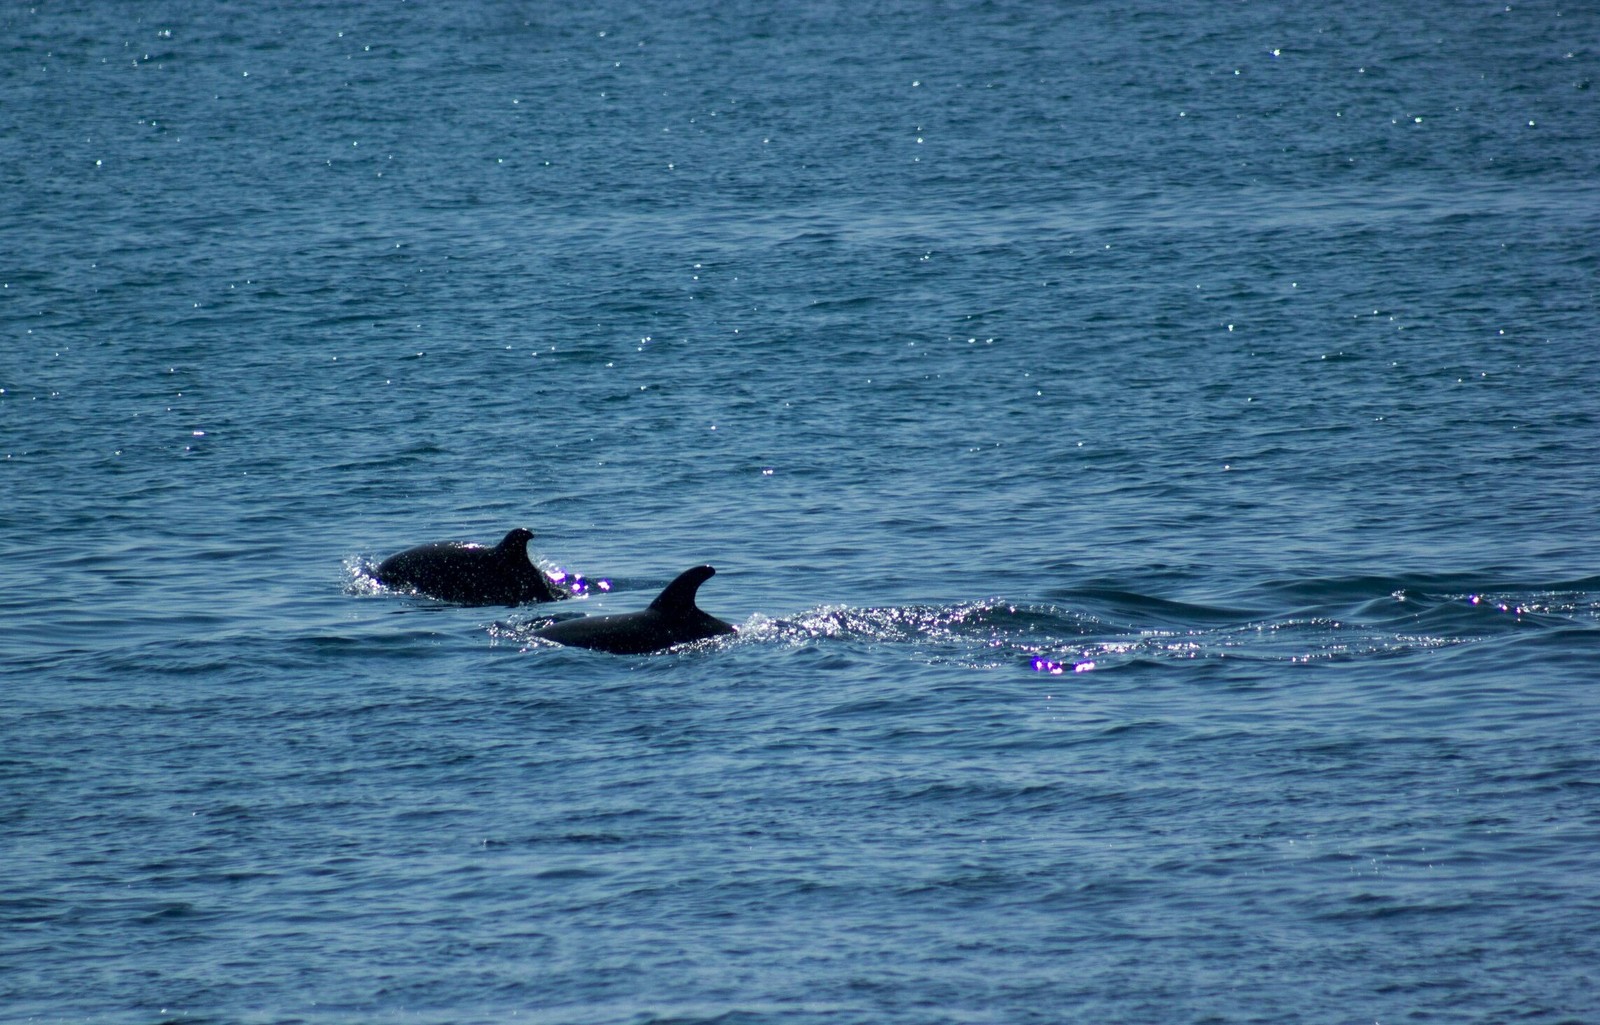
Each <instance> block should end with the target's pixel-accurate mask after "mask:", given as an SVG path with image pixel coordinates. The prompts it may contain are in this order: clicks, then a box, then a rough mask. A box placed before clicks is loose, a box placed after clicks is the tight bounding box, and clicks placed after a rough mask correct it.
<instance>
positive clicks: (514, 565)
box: [373, 527, 567, 605]
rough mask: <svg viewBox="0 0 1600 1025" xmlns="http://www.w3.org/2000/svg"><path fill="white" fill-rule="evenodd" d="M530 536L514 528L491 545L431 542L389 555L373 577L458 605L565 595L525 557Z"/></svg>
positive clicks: (387, 584) (515, 602) (510, 602)
mask: <svg viewBox="0 0 1600 1025" xmlns="http://www.w3.org/2000/svg"><path fill="white" fill-rule="evenodd" d="M531 540H533V531H531V530H529V529H528V528H527V527H518V528H516V529H515V530H513V531H511V532H510V533H509V534H507V535H506V536H505V538H504V539H502V540H501V542H500V543H499V544H497V545H495V546H494V547H493V548H485V547H484V546H483V545H476V544H467V543H464V542H461V541H435V542H434V543H432V544H426V545H418V546H417V547H415V548H407V549H406V550H405V551H403V552H400V553H399V554H397V555H391V556H389V557H388V558H387V559H384V560H383V561H382V562H380V563H378V568H377V570H376V571H374V573H373V576H374V577H376V578H377V580H378V582H379V583H380V584H383V585H384V586H385V587H392V588H396V589H399V590H409V591H416V592H417V593H418V594H425V595H427V596H428V597H430V598H439V599H441V600H443V601H453V602H460V603H461V604H463V605H520V604H521V603H523V602H529V601H556V600H557V599H559V598H565V597H567V594H566V592H564V591H557V590H556V589H554V588H552V587H551V586H550V581H549V580H547V579H546V578H545V575H544V572H543V571H542V570H541V569H539V567H537V566H535V565H534V564H533V563H531V562H529V561H528V542H529V541H531Z"/></svg>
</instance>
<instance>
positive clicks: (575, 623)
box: [533, 566, 738, 655]
mask: <svg viewBox="0 0 1600 1025" xmlns="http://www.w3.org/2000/svg"><path fill="white" fill-rule="evenodd" d="M716 572H717V571H716V570H714V569H712V568H711V567H710V566H696V567H695V568H694V569H689V570H684V571H683V572H682V573H680V574H678V579H676V580H674V581H673V582H672V583H670V584H668V585H667V586H666V588H665V589H663V590H662V592H661V593H660V594H659V595H657V596H656V600H655V601H653V602H651V603H650V607H649V608H647V609H645V610H643V611H642V612H623V613H620V614H618V615H614V616H587V617H585V618H583V619H565V620H562V621H561V622H559V623H552V624H550V625H549V626H546V627H542V628H541V629H538V630H535V631H534V632H533V635H534V636H535V637H542V638H544V639H545V640H547V641H555V642H556V643H558V644H566V645H570V646H572V647H575V648H594V649H595V650H596V651H609V652H611V653H612V654H615V655H643V654H646V653H647V652H652V651H665V650H666V649H667V648H670V647H672V646H673V645H674V644H684V643H687V642H688V641H698V640H702V639H703V638H706V637H716V636H717V635H719V634H731V633H737V632H738V628H737V627H735V626H733V625H732V624H730V623H724V622H723V621H722V620H720V619H718V618H716V617H715V616H710V615H707V614H706V613H704V612H701V611H700V607H699V606H698V605H696V604H695V603H694V596H695V592H696V591H698V590H700V585H701V584H703V583H705V582H706V581H707V580H709V579H711V576H712V575H713V574H714V573H716Z"/></svg>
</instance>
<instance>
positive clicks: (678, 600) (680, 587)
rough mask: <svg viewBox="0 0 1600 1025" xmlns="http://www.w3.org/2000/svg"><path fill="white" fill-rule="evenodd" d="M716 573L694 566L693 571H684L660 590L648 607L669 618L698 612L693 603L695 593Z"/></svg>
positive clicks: (706, 568)
mask: <svg viewBox="0 0 1600 1025" xmlns="http://www.w3.org/2000/svg"><path fill="white" fill-rule="evenodd" d="M716 572H717V571H716V570H714V569H712V568H711V567H710V566H696V567H695V568H694V569H686V570H684V571H683V572H682V573H679V574H678V579H676V580H674V581H673V582H672V583H670V584H668V585H667V586H666V587H664V588H662V589H661V593H660V594H658V595H656V600H655V601H653V602H651V603H650V607H651V608H652V609H654V610H655V611H657V612H664V613H666V614H667V615H671V616H681V615H685V614H687V613H690V612H698V611H700V610H699V608H698V607H697V606H696V605H695V603H694V596H695V592H697V591H699V590H700V585H701V584H703V583H705V582H706V581H707V580H710V579H711V578H712V577H713V576H714V575H715V574H716Z"/></svg>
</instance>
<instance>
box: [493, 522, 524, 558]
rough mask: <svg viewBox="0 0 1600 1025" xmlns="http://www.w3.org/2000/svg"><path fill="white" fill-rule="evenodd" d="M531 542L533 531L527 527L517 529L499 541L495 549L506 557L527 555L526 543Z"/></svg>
mask: <svg viewBox="0 0 1600 1025" xmlns="http://www.w3.org/2000/svg"><path fill="white" fill-rule="evenodd" d="M532 540H533V531H531V530H529V529H528V528H527V527H517V528H515V529H513V530H512V531H511V532H510V533H508V534H507V535H506V536H505V537H503V538H501V539H500V543H499V544H497V545H495V546H494V547H495V549H496V550H497V551H499V552H501V553H502V554H506V555H520V556H522V557H524V558H526V557H527V555H528V542H529V541H532Z"/></svg>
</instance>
